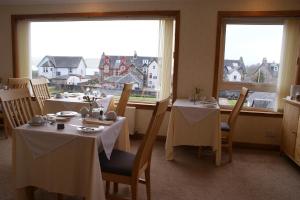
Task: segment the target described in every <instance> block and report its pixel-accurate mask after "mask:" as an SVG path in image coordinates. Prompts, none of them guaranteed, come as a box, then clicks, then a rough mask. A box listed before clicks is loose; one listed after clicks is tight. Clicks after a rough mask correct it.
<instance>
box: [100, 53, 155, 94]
mask: <svg viewBox="0 0 300 200" xmlns="http://www.w3.org/2000/svg"><path fill="white" fill-rule="evenodd" d="M99 73H100V82H102V83H103V84H104V85H107V83H110V84H111V85H112V84H113V85H115V87H118V85H120V84H122V82H124V83H126V82H133V83H134V88H136V89H142V88H143V87H148V88H151V89H153V90H155V89H158V87H159V82H158V63H157V58H156V57H145V56H137V53H136V52H135V53H134V55H133V56H113V55H105V53H103V54H102V56H101V60H100V64H99ZM121 77H126V78H121ZM124 80H126V81H124Z"/></svg>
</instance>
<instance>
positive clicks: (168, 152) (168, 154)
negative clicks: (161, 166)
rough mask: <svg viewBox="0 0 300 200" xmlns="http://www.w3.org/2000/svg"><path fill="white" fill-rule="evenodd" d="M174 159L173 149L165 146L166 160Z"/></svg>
mask: <svg viewBox="0 0 300 200" xmlns="http://www.w3.org/2000/svg"><path fill="white" fill-rule="evenodd" d="M173 159H174V147H173V146H167V147H166V160H173Z"/></svg>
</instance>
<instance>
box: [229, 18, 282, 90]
mask: <svg viewBox="0 0 300 200" xmlns="http://www.w3.org/2000/svg"><path fill="white" fill-rule="evenodd" d="M282 34H283V25H242V24H227V25H226V38H225V56H224V70H223V81H229V82H248V83H271V84H277V79H278V72H279V68H280V66H279V63H280V54H281V43H282Z"/></svg>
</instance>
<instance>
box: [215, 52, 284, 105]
mask: <svg viewBox="0 0 300 200" xmlns="http://www.w3.org/2000/svg"><path fill="white" fill-rule="evenodd" d="M278 72H279V64H278V63H275V62H268V60H267V59H266V58H263V60H262V62H261V63H258V64H252V65H250V66H245V64H244V61H243V57H240V59H238V60H224V73H223V80H224V81H229V82H247V83H267V84H275V85H276V83H277V78H278ZM238 95H239V93H238V91H229V90H225V91H222V92H221V93H220V97H221V98H223V102H224V101H225V103H224V104H226V101H227V104H228V105H230V103H229V102H230V101H228V100H235V99H237V98H238ZM275 98H276V94H275V93H270V92H255V91H251V92H250V93H249V96H248V98H247V105H248V106H249V107H258V108H268V109H272V108H274V103H275Z"/></svg>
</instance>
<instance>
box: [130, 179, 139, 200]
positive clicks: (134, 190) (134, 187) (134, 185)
mask: <svg viewBox="0 0 300 200" xmlns="http://www.w3.org/2000/svg"><path fill="white" fill-rule="evenodd" d="M137 185H138V182H137V181H135V182H134V183H132V184H131V199H132V200H137Z"/></svg>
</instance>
